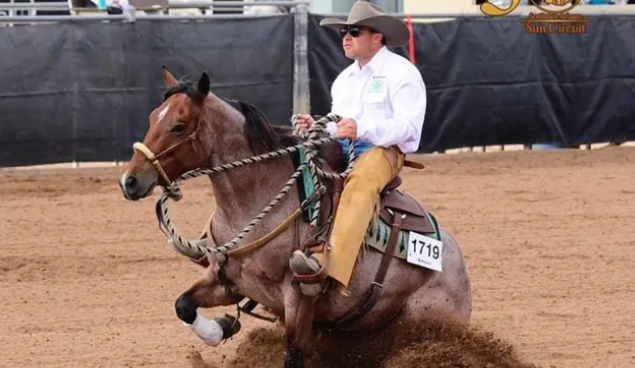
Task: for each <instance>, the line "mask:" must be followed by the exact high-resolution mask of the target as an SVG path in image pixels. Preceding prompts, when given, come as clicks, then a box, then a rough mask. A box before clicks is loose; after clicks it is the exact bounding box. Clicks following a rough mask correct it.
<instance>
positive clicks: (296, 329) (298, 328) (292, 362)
mask: <svg viewBox="0 0 635 368" xmlns="http://www.w3.org/2000/svg"><path fill="white" fill-rule="evenodd" d="M284 294H285V297H284V299H285V318H284V320H285V330H286V357H285V363H284V367H285V368H304V363H305V362H304V354H303V350H304V349H305V348H306V344H307V342H308V341H309V338H310V336H311V329H312V326H313V315H314V312H315V302H316V300H317V297H307V296H304V295H303V294H301V293H300V290H299V289H298V290H295V289H294V288H293V287H291V286H289V287H288V288H287V290H285V293H284Z"/></svg>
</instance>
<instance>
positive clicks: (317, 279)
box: [289, 251, 328, 285]
mask: <svg viewBox="0 0 635 368" xmlns="http://www.w3.org/2000/svg"><path fill="white" fill-rule="evenodd" d="M296 254H302V255H303V256H304V257H307V258H308V256H307V255H305V254H304V253H302V252H301V251H296V252H294V255H293V256H292V257H295V256H296ZM319 265H320V268H319V269H318V270H317V271H316V272H314V273H312V274H299V273H296V271H295V270H293V267H291V260H289V266H290V268H291V271H292V272H293V277H294V278H295V279H296V280H297V281H298V282H300V283H301V284H306V285H314V284H321V283H323V282H324V281H325V280H326V278H327V277H328V272H327V268H326V265H323V264H319Z"/></svg>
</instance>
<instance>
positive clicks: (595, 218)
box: [0, 147, 635, 368]
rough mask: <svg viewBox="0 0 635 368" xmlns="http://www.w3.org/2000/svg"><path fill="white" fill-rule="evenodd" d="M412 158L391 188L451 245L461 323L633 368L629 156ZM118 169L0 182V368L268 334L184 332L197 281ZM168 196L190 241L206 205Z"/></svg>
mask: <svg viewBox="0 0 635 368" xmlns="http://www.w3.org/2000/svg"><path fill="white" fill-rule="evenodd" d="M414 157H415V156H412V157H411V158H414ZM416 159H417V160H419V161H422V162H424V163H425V164H426V166H427V168H426V170H424V171H420V172H416V171H414V170H412V169H408V168H406V169H405V172H404V174H403V175H404V179H405V183H404V185H403V189H405V190H406V191H408V192H410V193H414V194H415V196H416V197H417V198H418V199H419V200H420V201H422V203H423V204H424V205H425V206H426V207H427V208H428V209H429V210H431V211H432V212H433V213H434V214H436V215H437V217H438V218H439V220H440V221H441V223H442V224H443V225H445V226H446V227H447V228H448V229H449V230H450V231H451V232H452V233H453V234H454V235H455V236H456V237H457V238H458V240H459V241H460V242H461V243H462V245H463V251H464V254H465V255H466V258H467V263H468V266H469V270H470V273H471V278H472V282H473V287H474V313H473V321H474V325H475V326H477V327H478V328H480V329H482V330H485V331H490V332H491V333H493V334H494V336H495V338H500V339H502V340H503V341H506V342H508V343H509V344H511V345H513V347H514V349H515V351H516V352H517V354H518V355H519V356H520V357H521V358H522V359H523V360H524V361H526V362H530V363H533V364H535V365H536V366H541V367H552V366H553V367H559V368H581V367H585V368H586V367H589V368H591V367H603V368H611V367H614V368H626V367H633V366H635V351H634V350H633V346H635V318H634V317H633V316H635V303H633V299H634V297H635V283H634V282H633V281H635V267H634V266H635V263H634V262H635V261H634V260H635V237H634V235H633V219H634V218H635V206H634V203H635V184H634V182H633V178H634V177H635V149H633V148H628V147H621V148H607V149H600V150H593V151H579V150H560V151H533V152H504V153H486V154H485V153H471V154H460V155H434V156H425V157H417V158H416ZM118 170H119V169H118V168H103V169H81V168H80V169H72V170H3V171H0V193H1V194H0V196H1V200H0V233H1V234H2V237H1V240H0V243H1V245H0V249H1V250H2V254H0V311H1V312H0V316H1V317H2V318H1V319H0V367H3V368H5V367H38V368H44V367H188V368H189V367H194V368H200V367H212V366H213V367H216V366H219V367H220V366H221V363H222V361H223V360H226V361H227V360H229V359H231V358H232V357H233V356H234V355H235V354H236V349H237V347H238V346H239V345H240V344H241V342H243V341H244V340H245V339H246V338H247V336H248V335H249V331H254V329H256V328H260V327H266V326H268V324H267V323H265V322H261V321H257V320H254V319H251V318H248V317H244V319H243V320H242V322H243V331H242V332H241V334H240V335H239V336H238V337H237V338H235V339H234V340H231V341H229V342H228V343H226V344H225V345H222V346H221V347H218V348H207V347H205V346H204V345H203V344H202V343H201V342H199V340H197V338H196V337H195V336H194V335H192V334H191V333H190V332H188V331H187V330H186V329H185V328H184V327H183V325H182V324H181V322H180V321H179V320H178V319H177V318H176V316H175V313H174V308H173V305H174V300H175V298H176V297H177V296H178V295H179V294H180V293H181V292H182V291H184V290H185V288H187V287H188V286H189V285H190V284H191V283H192V282H193V281H194V280H195V279H196V278H197V276H198V275H199V270H198V269H197V267H196V266H194V265H193V264H191V263H190V262H189V261H187V260H185V259H184V258H181V257H179V256H178V255H177V254H176V253H175V252H174V251H172V250H171V249H168V248H167V247H166V239H165V237H164V235H163V234H162V233H161V232H160V231H159V229H158V227H157V223H156V219H155V216H154V204H155V199H156V198H157V197H158V191H157V192H155V194H154V196H153V198H152V199H149V200H145V201H142V202H137V203H132V202H127V201H125V200H124V198H123V197H122V195H121V193H120V191H119V188H118V186H117V175H118ZM183 189H184V193H185V197H184V200H183V201H182V202H179V203H178V204H176V205H173V206H172V207H171V208H172V212H173V216H174V220H175V221H176V223H177V226H178V227H179V229H181V230H182V232H183V233H184V234H186V235H188V236H196V235H197V234H198V232H199V230H200V229H201V227H202V225H203V224H204V222H205V220H206V219H207V217H208V215H209V213H210V211H212V210H213V199H214V197H213V193H212V192H211V189H210V188H209V186H208V185H207V182H206V181H205V179H196V180H193V181H191V182H187V183H185V185H184V186H183ZM186 215H187V216H186ZM225 311H228V312H231V309H220V310H218V311H214V312H213V313H212V312H208V311H204V314H205V315H207V316H210V317H211V316H214V315H217V314H220V313H222V312H225ZM256 358H257V357H256ZM279 358H280V359H282V356H280V357H279ZM280 361H281V360H280ZM256 366H257V365H256ZM280 366H281V365H280ZM413 366H414V365H413ZM452 366H457V367H458V366H459V365H452ZM460 366H461V367H465V366H467V365H460ZM495 366H496V365H495V364H494V365H492V367H495ZM404 367H405V365H404Z"/></svg>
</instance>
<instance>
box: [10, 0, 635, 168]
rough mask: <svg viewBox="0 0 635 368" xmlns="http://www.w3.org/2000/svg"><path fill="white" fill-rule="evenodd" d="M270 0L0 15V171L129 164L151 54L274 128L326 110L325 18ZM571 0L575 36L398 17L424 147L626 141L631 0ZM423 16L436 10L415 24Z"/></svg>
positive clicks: (471, 20) (513, 19)
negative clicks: (423, 99) (245, 9)
mask: <svg viewBox="0 0 635 368" xmlns="http://www.w3.org/2000/svg"><path fill="white" fill-rule="evenodd" d="M279 3H281V4H284V5H286V6H288V9H289V13H282V14H274V15H268V16H262V15H261V16H245V15H235V14H182V13H181V14H165V12H161V13H159V14H156V13H155V14H147V12H145V11H139V9H128V10H126V11H125V12H124V13H123V14H120V15H108V14H105V13H104V12H103V11H101V10H97V11H95V10H94V9H93V10H92V11H94V12H95V13H94V14H92V15H91V16H82V15H68V16H64V15H56V16H6V17H0V23H1V24H4V25H9V26H8V27H0V50H1V51H0V52H2V54H3V55H11V57H2V58H0V68H1V70H3V77H4V78H3V83H2V84H0V110H1V111H3V113H4V114H3V117H2V124H0V132H1V133H0V140H1V146H2V149H0V167H7V166H22V165H37V164H50V163H60V162H90V161H113V162H118V161H125V160H126V159H128V158H129V157H130V154H131V145H132V143H133V142H134V141H136V140H139V139H141V138H142V137H143V135H144V133H145V131H146V129H147V119H148V114H149V112H150V111H151V110H152V109H153V108H155V107H156V106H158V105H159V104H160V103H161V92H162V90H163V85H162V83H163V82H162V78H161V64H165V65H166V66H168V67H169V68H170V70H171V71H172V72H173V73H175V74H176V75H177V76H187V77H189V78H190V79H193V78H196V77H197V76H198V75H199V73H200V72H202V71H204V70H205V71H207V72H208V73H209V74H210V75H211V76H212V84H213V85H212V89H213V91H214V92H216V93H218V94H221V95H223V96H225V97H230V98H237V99H243V100H245V101H248V102H250V103H253V104H254V105H256V106H257V107H259V108H260V109H262V110H263V111H264V112H265V113H266V114H267V115H268V116H269V117H270V119H271V120H272V122H274V123H277V124H288V121H289V117H290V116H291V115H292V114H293V113H295V112H301V111H311V113H313V114H318V115H323V114H326V113H327V112H328V110H329V107H330V86H331V84H332V81H333V80H334V79H335V77H336V76H337V74H338V73H339V72H340V71H341V70H342V69H344V68H345V67H346V66H347V65H349V63H350V61H349V60H347V59H346V58H345V57H344V56H343V54H342V51H341V48H340V43H341V40H340V39H339V38H338V35H337V33H336V32H333V31H330V30H327V29H324V28H322V27H320V26H319V21H320V19H322V18H323V17H325V16H326V15H322V14H312V13H309V12H308V4H307V3H306V2H303V1H292V2H282V1H281V2H279ZM251 4H252V3H250V2H224V3H223V5H222V6H233V7H236V6H238V5H241V6H242V5H251ZM253 4H264V5H271V4H272V3H270V2H267V3H253ZM273 4H278V3H273ZM209 5H210V2H200V3H199V2H196V3H188V4H186V5H183V4H170V5H169V7H168V8H169V9H170V11H171V9H173V8H175V9H176V8H178V9H186V8H189V9H201V8H203V9H204V8H205V7H209ZM214 5H215V7H218V6H219V5H218V4H214ZM12 6H14V7H15V6H17V5H16V4H12ZM30 6H31V7H33V8H36V7H37V6H39V7H40V8H47V7H48V8H55V7H56V6H57V5H55V6H54V5H51V4H49V5H46V4H37V6H36V5H30ZM66 6H67V8H68V5H66ZM580 8H581V9H580V10H579V11H578V12H579V13H584V14H585V16H587V17H588V19H589V20H590V23H589V24H588V26H587V30H586V33H584V34H575V35H574V34H569V35H563V34H540V35H538V34H528V33H527V32H525V29H524V28H523V25H522V23H520V20H519V19H518V17H520V16H523V15H526V14H524V12H518V13H515V14H512V15H511V16H509V17H504V18H497V19H491V18H486V17H484V16H483V15H482V14H480V13H478V12H473V13H462V14H450V13H443V14H441V13H439V14H410V15H407V14H400V15H399V16H401V17H403V18H404V19H405V20H406V21H407V22H408V24H409V25H410V26H411V27H412V29H413V32H412V39H411V42H410V44H409V45H406V46H404V47H402V48H397V49H394V51H396V52H397V53H400V54H402V55H404V56H405V57H407V58H410V59H411V60H412V61H413V62H414V63H415V64H416V65H417V66H418V68H419V69H420V71H421V73H422V74H423V76H424V80H425V81H426V86H427V90H428V107H427V117H426V122H425V125H424V131H423V135H422V142H421V145H420V149H419V152H422V153H429V152H445V151H448V150H451V149H457V148H462V147H485V146H496V147H503V146H506V145H520V146H521V147H531V146H532V145H534V144H537V143H552V144H557V145H558V146H561V147H577V146H580V145H590V144H593V143H601V142H624V141H630V140H633V138H634V136H635V119H634V117H635V111H634V109H635V108H634V107H633V104H632V101H633V99H634V98H635V79H634V78H633V72H632V68H631V67H630V65H629V63H630V60H632V59H634V58H635V57H634V55H631V54H635V48H634V47H632V46H633V45H632V44H631V43H632V42H634V41H633V38H632V37H631V34H630V33H631V30H632V29H633V28H634V26H635V17H632V16H633V15H635V7H633V11H631V10H630V8H628V9H624V7H621V9H622V10H623V12H622V13H616V12H615V11H612V12H610V14H609V11H607V10H606V8H605V7H601V6H594V7H591V6H587V7H580ZM2 10H3V6H0V11H2ZM76 10H77V9H76ZM153 11H156V9H153ZM341 16H345V15H341ZM448 18H449V19H450V20H447V19H448ZM430 19H436V20H444V21H437V22H429V21H426V22H420V21H421V20H430Z"/></svg>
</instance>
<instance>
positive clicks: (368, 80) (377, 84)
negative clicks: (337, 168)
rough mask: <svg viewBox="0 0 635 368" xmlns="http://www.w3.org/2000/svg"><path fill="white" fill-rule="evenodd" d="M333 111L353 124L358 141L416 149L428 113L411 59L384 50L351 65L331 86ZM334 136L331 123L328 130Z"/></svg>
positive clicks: (418, 76)
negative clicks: (361, 62) (364, 61)
mask: <svg viewBox="0 0 635 368" xmlns="http://www.w3.org/2000/svg"><path fill="white" fill-rule="evenodd" d="M331 98H332V107H331V112H332V113H335V114H338V115H340V116H342V117H343V118H353V119H355V121H356V122H357V139H358V140H362V141H367V142H370V143H371V144H373V145H376V146H382V147H389V146H392V145H398V146H399V148H400V149H401V151H402V152H403V153H411V152H415V151H417V150H418V149H419V142H420V140H421V130H422V128H423V121H424V118H425V113H426V104H427V98H426V88H425V84H424V82H423V78H422V77H421V74H420V73H419V70H418V69H417V67H416V66H415V65H413V64H412V63H411V62H410V60H408V59H406V58H404V57H402V56H400V55H397V54H395V53H393V52H391V51H390V50H388V49H387V48H386V47H385V46H384V47H382V48H381V50H380V51H379V52H378V53H377V54H375V56H374V57H373V58H372V59H371V61H370V62H369V63H368V64H366V65H365V66H364V67H363V68H361V69H360V67H359V62H358V61H355V62H354V63H352V64H351V65H350V66H348V67H347V68H346V69H344V71H342V72H341V73H340V74H339V75H338V76H337V78H336V79H335V81H334V82H333V85H332V87H331ZM327 130H328V132H329V133H330V134H331V136H334V135H335V132H336V130H337V126H336V124H335V123H330V124H329V125H327Z"/></svg>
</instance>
